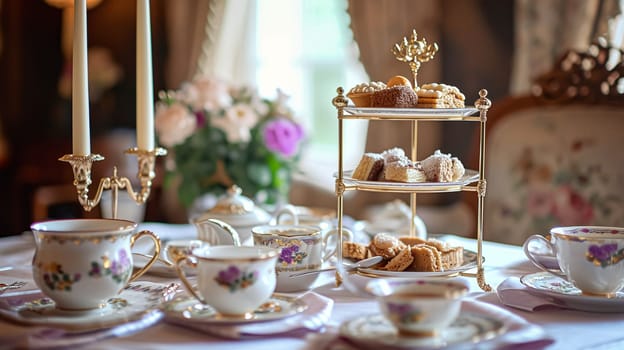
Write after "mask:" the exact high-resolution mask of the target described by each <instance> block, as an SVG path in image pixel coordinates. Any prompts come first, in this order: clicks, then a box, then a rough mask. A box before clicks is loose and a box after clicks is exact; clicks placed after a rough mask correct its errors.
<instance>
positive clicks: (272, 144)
mask: <svg viewBox="0 0 624 350" xmlns="http://www.w3.org/2000/svg"><path fill="white" fill-rule="evenodd" d="M302 138H303V129H302V128H301V126H300V125H299V124H296V123H293V122H292V121H290V120H288V119H283V118H282V119H277V120H274V121H271V122H269V123H267V125H266V127H265V128H264V142H265V144H266V147H267V148H268V149H269V150H271V151H273V152H278V153H280V154H281V155H283V156H285V157H291V156H293V155H294V154H295V153H296V152H297V145H298V144H299V141H300V140H301V139H302Z"/></svg>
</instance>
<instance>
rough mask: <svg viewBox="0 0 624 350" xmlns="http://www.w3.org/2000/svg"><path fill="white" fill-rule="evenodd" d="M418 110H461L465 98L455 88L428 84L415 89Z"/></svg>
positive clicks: (439, 84)
mask: <svg viewBox="0 0 624 350" xmlns="http://www.w3.org/2000/svg"><path fill="white" fill-rule="evenodd" d="M415 91H416V94H417V95H418V107H419V108H463V107H465V101H466V96H464V94H463V93H462V92H461V91H460V90H459V89H458V88H457V87H455V86H452V85H447V84H441V83H430V84H423V85H422V86H420V87H418V88H416V89H415Z"/></svg>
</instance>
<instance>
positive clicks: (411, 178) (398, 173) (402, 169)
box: [383, 159, 427, 182]
mask: <svg viewBox="0 0 624 350" xmlns="http://www.w3.org/2000/svg"><path fill="white" fill-rule="evenodd" d="M383 178H384V180H386V181H395V182H425V181H427V177H426V176H425V172H424V171H423V168H422V167H421V166H420V163H418V162H412V161H411V160H409V159H401V160H397V161H396V162H392V163H388V164H386V165H384V172H383Z"/></svg>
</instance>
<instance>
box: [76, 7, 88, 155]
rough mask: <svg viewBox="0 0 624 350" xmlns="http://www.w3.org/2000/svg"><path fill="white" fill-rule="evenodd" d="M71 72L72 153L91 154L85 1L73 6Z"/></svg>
mask: <svg viewBox="0 0 624 350" xmlns="http://www.w3.org/2000/svg"><path fill="white" fill-rule="evenodd" d="M74 6H75V7H74V48H73V50H74V51H73V56H72V62H73V64H72V65H73V68H72V69H73V72H72V153H73V154H74V155H88V154H91V144H90V143H91V137H90V135H89V90H88V89H89V83H88V79H89V75H88V69H87V1H86V0H76V2H75V4H74Z"/></svg>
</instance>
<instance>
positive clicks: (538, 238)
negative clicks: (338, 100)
mask: <svg viewBox="0 0 624 350" xmlns="http://www.w3.org/2000/svg"><path fill="white" fill-rule="evenodd" d="M538 241H539V242H541V243H542V244H545V245H547V246H549V247H550V249H551V250H552V251H553V253H555V254H556V253H557V251H556V248H555V246H554V245H553V244H552V243H550V242H549V241H548V240H547V239H546V238H544V236H542V235H531V236H529V238H527V239H526V241H524V244H522V250H524V255H526V257H527V258H528V259H529V261H531V262H532V263H533V265H535V266H537V267H538V268H539V269H541V270H544V271H546V272H550V273H552V274H553V275H557V276H564V277H565V274H564V273H563V271H561V270H559V269H550V268H548V267H546V266H544V265H543V264H542V263H541V262H540V261H539V260H538V259H536V258H535V257H534V256H533V253H531V251H530V250H529V245H530V244H531V242H538Z"/></svg>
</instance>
